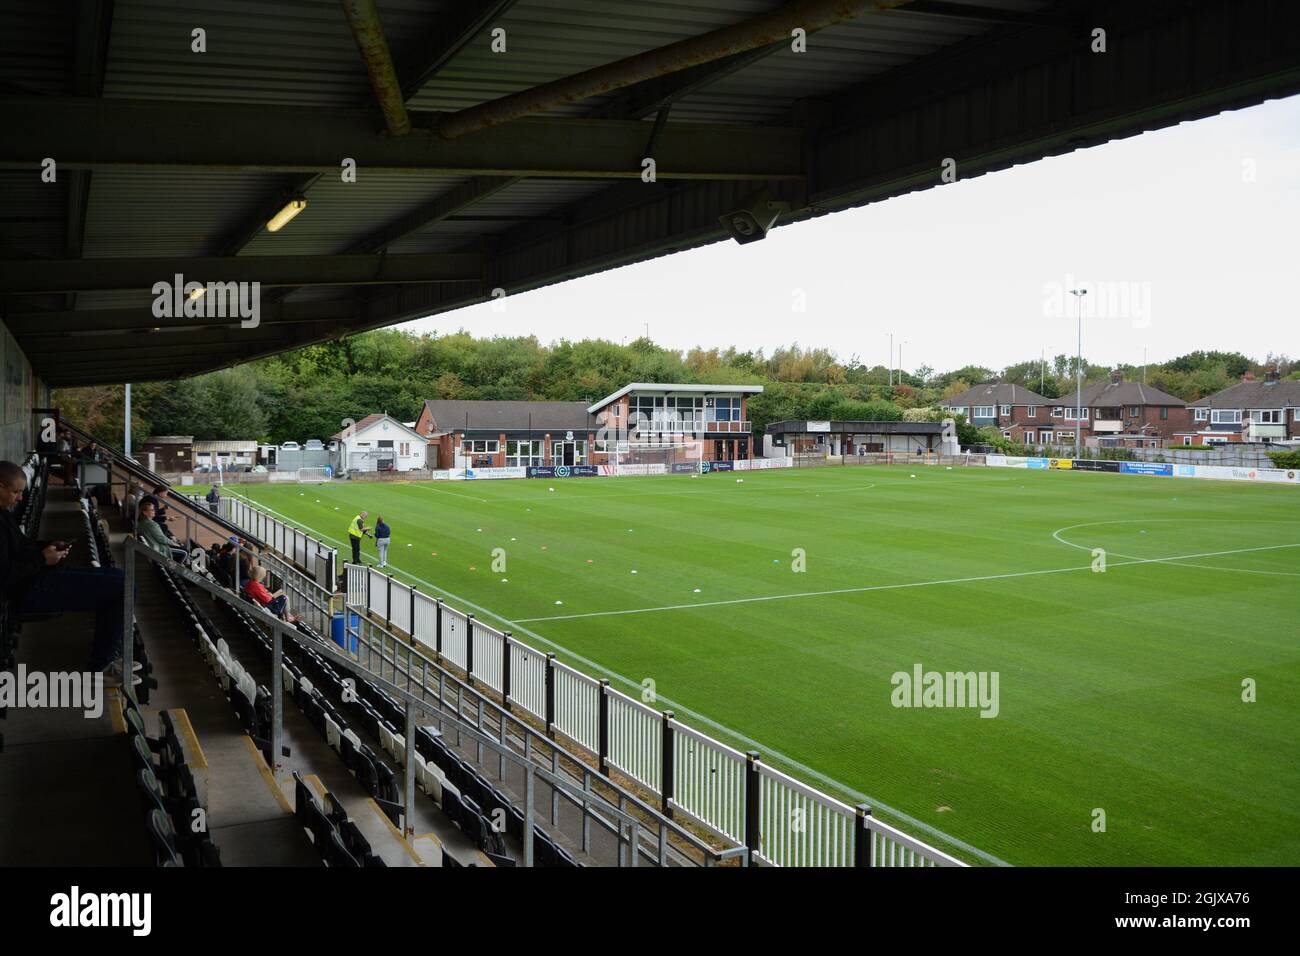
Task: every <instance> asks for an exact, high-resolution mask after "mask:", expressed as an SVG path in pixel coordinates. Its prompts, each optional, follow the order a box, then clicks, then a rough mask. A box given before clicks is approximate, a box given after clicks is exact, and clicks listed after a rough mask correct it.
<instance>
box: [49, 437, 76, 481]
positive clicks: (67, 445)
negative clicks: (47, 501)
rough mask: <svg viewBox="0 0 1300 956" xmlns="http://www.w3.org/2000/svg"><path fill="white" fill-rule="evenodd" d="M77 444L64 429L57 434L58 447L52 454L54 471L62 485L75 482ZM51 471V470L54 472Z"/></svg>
mask: <svg viewBox="0 0 1300 956" xmlns="http://www.w3.org/2000/svg"><path fill="white" fill-rule="evenodd" d="M76 455H77V443H76V442H75V441H73V438H72V432H70V431H68V430H67V429H66V428H65V429H62V430H61V431H60V432H59V438H58V446H57V450H56V451H55V453H54V469H57V471H58V474H59V478H60V479H62V481H63V484H64V485H70V484H73V483H74V482H75V481H76V480H77V459H76ZM54 469H52V470H54Z"/></svg>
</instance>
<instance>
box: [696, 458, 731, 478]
mask: <svg viewBox="0 0 1300 956" xmlns="http://www.w3.org/2000/svg"><path fill="white" fill-rule="evenodd" d="M711 471H734V469H733V468H732V467H731V462H729V461H702V462H700V474H702V475H705V474H708V473H709V472H711Z"/></svg>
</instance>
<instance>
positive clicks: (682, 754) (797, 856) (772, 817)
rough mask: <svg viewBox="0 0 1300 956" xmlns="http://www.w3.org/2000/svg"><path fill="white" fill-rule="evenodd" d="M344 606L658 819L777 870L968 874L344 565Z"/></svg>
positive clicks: (625, 699)
mask: <svg viewBox="0 0 1300 956" xmlns="http://www.w3.org/2000/svg"><path fill="white" fill-rule="evenodd" d="M345 570H346V586H347V604H348V606H349V607H350V608H351V609H354V610H356V611H359V612H364V613H365V614H366V615H368V616H369V618H371V619H378V620H381V621H382V622H383V623H384V624H385V625H386V626H387V627H389V628H390V629H392V630H395V631H399V632H402V633H404V634H406V635H408V636H409V637H410V638H411V640H412V641H413V642H414V643H415V644H416V645H417V646H419V647H421V648H422V649H423V650H424V651H425V652H426V653H430V652H431V654H432V659H433V660H434V661H436V662H440V663H448V664H451V665H453V666H454V667H456V668H458V669H459V670H461V671H463V672H464V673H465V675H466V676H467V678H468V679H469V680H470V682H471V683H472V684H474V685H476V686H478V687H480V688H484V689H487V690H490V691H492V692H493V693H495V694H496V695H498V696H499V697H500V699H501V700H502V701H503V702H504V703H505V704H506V706H507V708H509V709H512V710H513V711H515V712H516V713H522V714H527V715H528V716H531V717H532V718H533V719H534V720H535V721H537V723H539V724H541V725H544V726H545V729H546V732H547V733H548V734H553V735H558V736H560V737H563V738H564V739H565V740H567V741H568V743H570V744H571V745H572V746H573V747H574V748H576V749H577V750H579V751H583V752H585V753H586V754H587V755H589V756H590V757H592V758H594V760H595V762H596V763H597V765H598V767H599V769H600V771H601V772H602V773H605V774H609V773H610V772H611V771H617V772H618V773H619V774H620V775H622V776H623V777H625V778H627V779H629V780H631V781H633V782H634V783H635V784H636V785H637V786H638V787H640V788H641V789H643V790H645V791H648V792H649V793H650V794H652V795H653V796H654V798H657V799H658V801H659V803H660V806H661V808H662V810H663V811H664V812H665V813H669V814H671V815H673V816H675V817H677V818H685V819H689V820H691V821H693V822H694V823H696V824H698V825H699V826H701V827H703V828H705V829H706V830H708V831H710V832H711V833H713V834H714V835H715V836H716V837H718V838H720V839H721V840H722V841H724V842H726V843H728V844H730V845H734V846H743V847H747V848H748V849H749V855H750V859H751V860H752V861H753V862H755V863H761V864H768V865H778V866H965V865H966V864H965V863H963V862H962V861H960V860H958V859H956V858H955V857H953V856H950V855H949V854H947V853H944V852H943V851H941V850H938V849H936V848H935V847H933V846H930V845H928V844H926V843H924V842H923V841H921V840H918V839H916V838H914V837H911V836H909V835H907V834H905V833H903V832H902V831H900V830H898V829H897V828H895V827H892V826H890V825H889V824H886V823H884V822H883V821H880V820H877V819H876V818H875V817H873V816H872V814H871V810H870V808H868V807H867V806H865V805H859V806H857V807H851V806H849V805H847V804H845V803H842V802H840V801H839V800H836V799H834V798H833V797H830V796H827V795H826V794H824V793H821V792H820V791H818V790H816V789H815V788H813V787H811V786H809V785H807V784H804V783H801V782H800V781H798V780H795V779H794V778H793V777H790V776H789V775H787V774H785V773H782V772H781V771H779V770H777V769H776V768H774V767H770V766H768V765H767V764H765V763H763V762H762V759H761V757H760V755H759V754H758V752H757V751H749V752H747V753H742V752H741V751H739V750H736V749H734V748H732V747H729V746H727V745H726V744H724V743H722V742H720V741H718V740H715V739H714V738H712V737H710V736H708V735H707V734H704V733H701V732H700V731H698V730H695V729H694V728H692V727H689V726H688V725H686V724H685V723H683V722H681V721H679V720H678V719H677V718H676V717H675V716H674V715H673V714H672V712H670V711H658V710H656V709H654V708H653V707H651V706H649V705H648V704H647V703H646V702H643V701H641V700H637V699H635V698H633V697H629V696H628V695H627V694H624V693H622V692H621V691H618V690H616V689H615V688H613V687H611V686H610V683H609V681H607V680H595V679H593V678H591V677H588V676H587V675H586V674H583V673H581V672H580V671H577V670H575V669H574V668H572V667H569V666H568V665H566V664H562V663H560V662H559V661H557V660H556V659H555V655H554V654H547V653H545V652H543V651H539V650H537V649H536V648H534V647H532V646H530V645H528V644H526V643H524V642H523V641H520V640H519V639H517V638H515V637H514V636H513V635H512V634H510V633H509V632H506V631H500V630H498V629H497V628H494V627H492V626H491V625H489V624H485V623H484V622H482V621H480V620H478V619H477V618H475V616H474V615H473V614H469V613H466V612H463V611H460V610H458V609H456V608H453V607H451V606H450V605H448V604H446V602H444V601H443V600H442V599H440V598H435V597H433V596H432V595H429V594H425V593H424V592H422V591H420V590H419V589H418V588H416V587H413V586H410V585H406V584H403V583H402V582H400V581H398V580H396V579H395V578H393V577H392V576H391V575H388V574H384V573H383V572H381V571H379V570H378V569H377V568H373V567H368V566H364V565H352V564H349V565H345Z"/></svg>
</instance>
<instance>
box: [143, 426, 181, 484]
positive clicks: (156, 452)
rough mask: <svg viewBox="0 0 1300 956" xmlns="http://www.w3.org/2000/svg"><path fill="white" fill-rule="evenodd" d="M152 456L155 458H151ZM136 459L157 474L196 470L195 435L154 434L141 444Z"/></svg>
mask: <svg viewBox="0 0 1300 956" xmlns="http://www.w3.org/2000/svg"><path fill="white" fill-rule="evenodd" d="M150 456H152V457H153V460H152V461H151V460H150ZM136 459H137V460H138V461H139V462H141V463H142V464H143V465H144V466H145V467H146V468H148V469H149V470H150V471H152V472H155V473H156V474H160V475H161V474H173V473H175V472H181V471H193V470H194V436H193V435H153V436H151V437H150V438H149V440H148V441H146V442H144V443H143V444H142V445H141V446H140V451H139V453H138V454H137V455H136Z"/></svg>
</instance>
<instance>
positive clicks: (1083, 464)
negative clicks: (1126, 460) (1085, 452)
mask: <svg viewBox="0 0 1300 956" xmlns="http://www.w3.org/2000/svg"><path fill="white" fill-rule="evenodd" d="M1120 464H1121V463H1120V462H1118V461H1102V460H1099V459H1096V458H1076V459H1074V470H1075V471H1113V472H1116V473H1118V472H1119V466H1120Z"/></svg>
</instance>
